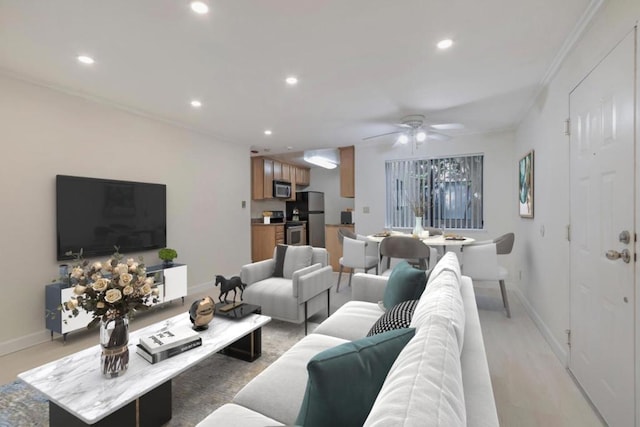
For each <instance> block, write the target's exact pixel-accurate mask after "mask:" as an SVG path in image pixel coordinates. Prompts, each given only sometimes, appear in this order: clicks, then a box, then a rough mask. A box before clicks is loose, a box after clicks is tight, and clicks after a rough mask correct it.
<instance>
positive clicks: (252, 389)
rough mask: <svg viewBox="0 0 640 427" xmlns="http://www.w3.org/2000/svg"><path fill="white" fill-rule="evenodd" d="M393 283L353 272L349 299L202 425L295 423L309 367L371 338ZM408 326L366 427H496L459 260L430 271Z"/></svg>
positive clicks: (468, 284)
mask: <svg viewBox="0 0 640 427" xmlns="http://www.w3.org/2000/svg"><path fill="white" fill-rule="evenodd" d="M388 279H389V278H388V277H383V276H375V275H370V274H362V273H359V274H356V275H355V276H354V278H353V289H352V292H353V300H352V301H350V302H348V303H346V304H345V305H344V306H342V307H341V308H340V309H338V310H337V311H336V312H335V313H334V314H333V315H331V316H330V317H329V318H328V319H326V320H325V321H324V322H322V324H320V325H319V326H318V327H317V328H316V329H315V330H314V331H313V333H311V334H309V335H307V336H306V337H304V338H303V339H301V340H300V341H299V342H297V343H296V344H295V345H294V346H293V347H291V348H290V349H289V350H288V351H286V352H285V353H284V354H283V355H282V356H281V357H280V358H279V359H278V360H276V361H275V362H274V363H273V364H271V365H270V366H269V367H268V368H267V369H265V370H264V371H263V372H262V373H261V374H259V375H258V376H257V377H255V378H254V379H253V380H252V381H250V382H249V383H248V384H247V385H246V386H245V387H244V388H243V389H242V390H240V392H238V394H237V395H236V396H235V397H234V399H233V402H231V403H228V404H225V405H223V406H222V407H220V408H218V409H217V410H215V411H214V412H212V413H211V414H210V415H209V416H208V417H207V418H205V419H204V420H202V421H201V422H200V424H198V425H199V426H201V427H203V426H223V425H224V426H249V427H251V426H256V427H257V426H277V425H294V424H295V423H296V418H297V416H298V412H299V411H300V407H301V404H302V402H303V398H304V395H305V390H306V387H307V379H308V374H307V363H308V362H309V360H310V359H311V358H312V357H314V356H315V355H317V354H318V353H320V352H322V351H323V350H326V349H329V348H332V347H335V346H338V345H340V344H343V343H348V342H349V341H353V340H358V339H360V338H363V337H365V336H366V335H367V333H368V332H369V330H370V329H371V327H372V326H373V325H374V324H375V323H376V322H377V321H378V319H379V318H380V317H381V316H382V315H383V314H384V310H383V308H381V305H380V304H379V302H380V301H381V300H382V299H383V296H384V293H385V287H386V284H387V281H388ZM410 326H411V327H412V328H415V335H414V336H413V338H411V340H410V341H409V342H408V343H407V344H406V346H405V347H404V348H403V349H402V350H401V351H400V353H399V355H398V356H397V358H396V359H395V362H394V363H393V365H392V366H391V369H390V370H389V372H388V374H387V375H386V378H385V379H384V383H383V384H382V388H381V389H380V391H379V393H378V394H377V398H376V399H375V402H374V403H373V406H372V408H371V410H370V412H369V414H368V417H367V419H366V421H365V423H364V425H366V426H414V425H415V426H446V427H450V426H456V425H467V426H474V427H490V426H491V427H493V426H498V425H499V423H498V417H497V413H496V406H495V401H494V397H493V389H492V387H491V379H490V376H489V368H488V365H487V358H486V354H485V349H484V342H483V338H482V331H481V329H480V321H479V318H478V311H477V307H476V301H475V294H474V291H473V286H472V281H471V279H470V278H468V277H465V276H461V275H460V267H459V264H458V260H457V258H456V256H455V254H453V253H449V254H447V255H445V256H444V257H443V258H442V260H440V262H438V264H437V265H436V266H435V267H434V268H433V270H432V272H431V274H430V277H429V280H428V283H427V286H426V289H425V291H424V292H423V293H422V296H421V297H420V300H419V301H418V303H417V305H416V306H415V311H414V313H413V317H412V320H411V325H410ZM362 380H363V381H367V378H363V379H362ZM344 387H346V388H349V387H350V385H349V384H348V383H345V384H344Z"/></svg>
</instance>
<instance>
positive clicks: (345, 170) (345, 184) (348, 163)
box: [340, 146, 356, 198]
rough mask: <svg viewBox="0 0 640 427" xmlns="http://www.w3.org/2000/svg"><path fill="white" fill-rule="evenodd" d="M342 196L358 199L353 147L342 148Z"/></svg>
mask: <svg viewBox="0 0 640 427" xmlns="http://www.w3.org/2000/svg"><path fill="white" fill-rule="evenodd" d="M340 196H341V197H350V198H354V197H356V185H355V149H354V147H353V146H350V147H340Z"/></svg>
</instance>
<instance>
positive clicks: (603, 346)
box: [569, 31, 635, 427]
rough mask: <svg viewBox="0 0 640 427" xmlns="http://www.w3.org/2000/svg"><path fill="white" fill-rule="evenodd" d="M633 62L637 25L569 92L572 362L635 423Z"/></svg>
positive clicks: (597, 394) (603, 406) (603, 410)
mask: <svg viewBox="0 0 640 427" xmlns="http://www.w3.org/2000/svg"><path fill="white" fill-rule="evenodd" d="M634 64H635V31H633V32H632V33H630V34H629V35H628V36H627V37H625V38H624V39H623V40H622V41H621V42H620V43H619V44H618V45H617V46H616V47H615V48H614V49H613V50H612V51H611V52H610V53H609V54H608V55H607V57H606V58H605V59H604V60H603V61H602V62H601V63H600V64H598V66H597V67H596V68H595V69H594V70H592V71H591V73H589V75H588V76H587V77H586V78H585V79H584V80H583V81H582V82H581V83H580V84H579V85H578V86H577V87H576V88H575V89H574V90H573V91H572V92H571V94H570V97H569V106H570V107H569V109H570V113H571V115H570V117H571V133H570V134H571V137H570V141H571V142H570V144H571V145H570V157H571V165H570V168H571V169H570V170H571V173H570V175H571V183H570V185H571V244H570V247H571V319H570V320H571V349H570V361H569V369H570V370H571V372H572V373H573V375H574V376H575V377H576V379H577V380H578V382H579V383H580V385H581V386H582V387H583V389H584V390H585V392H586V393H587V395H588V396H589V397H590V399H591V401H592V402H593V403H594V405H595V406H596V408H597V409H598V411H599V412H600V414H601V415H602V416H603V417H604V419H605V421H606V422H607V423H608V424H609V425H610V426H612V427H613V426H633V425H635V392H634V390H635V387H634V385H635V369H634V360H635V359H634V348H635V341H634V337H635V328H634V307H635V295H634V287H635V286H634V275H635V261H634V256H635V243H634V236H635V225H634V224H635V223H634V214H635V213H634V203H635V198H634V197H635V181H634V179H635V175H634V156H635V142H634V114H635V109H634V80H635V70H634ZM624 231H627V232H628V233H629V236H630V241H629V242H628V243H625V242H623V241H621V240H624V239H621V238H620V234H621V233H622V232H624ZM625 250H626V251H628V253H629V256H630V259H626V256H625V255H624V254H622V252H623V251H625ZM609 251H611V252H609ZM607 252H609V256H607ZM620 254H622V256H619V255H620ZM625 259H626V260H625ZM626 261H628V262H626Z"/></svg>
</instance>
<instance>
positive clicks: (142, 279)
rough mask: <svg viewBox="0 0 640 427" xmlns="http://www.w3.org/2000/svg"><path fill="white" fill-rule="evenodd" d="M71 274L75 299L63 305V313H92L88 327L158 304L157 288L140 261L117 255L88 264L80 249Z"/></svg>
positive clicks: (140, 259)
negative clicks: (82, 310) (104, 260)
mask: <svg viewBox="0 0 640 427" xmlns="http://www.w3.org/2000/svg"><path fill="white" fill-rule="evenodd" d="M73 255H75V257H76V263H75V264H74V265H73V266H72V268H71V271H70V280H71V284H72V285H74V289H73V293H74V296H73V297H72V298H71V299H70V300H69V301H66V302H65V303H63V304H62V307H61V309H62V310H63V311H67V312H70V313H71V314H70V316H69V317H71V316H74V317H75V316H77V315H78V313H79V310H80V309H84V310H86V311H87V312H89V313H93V320H92V321H91V322H90V323H89V324H88V325H87V327H88V328H91V327H94V326H97V325H98V324H99V323H100V321H103V322H108V321H109V320H113V319H116V318H120V317H126V316H128V315H130V314H132V312H133V311H142V310H147V309H149V305H148V304H149V303H156V302H158V294H159V292H158V288H157V287H156V285H155V283H154V279H153V277H147V275H146V268H145V265H144V263H143V258H142V257H139V258H138V261H135V260H134V259H133V258H128V259H127V260H126V261H125V260H124V259H123V256H122V255H121V254H120V253H119V252H118V250H117V248H116V252H115V253H114V254H113V255H112V256H111V257H110V258H109V259H108V260H107V261H106V262H104V263H102V262H99V261H96V262H92V263H91V262H89V261H87V260H86V259H84V258H83V256H82V250H81V251H80V253H78V254H73Z"/></svg>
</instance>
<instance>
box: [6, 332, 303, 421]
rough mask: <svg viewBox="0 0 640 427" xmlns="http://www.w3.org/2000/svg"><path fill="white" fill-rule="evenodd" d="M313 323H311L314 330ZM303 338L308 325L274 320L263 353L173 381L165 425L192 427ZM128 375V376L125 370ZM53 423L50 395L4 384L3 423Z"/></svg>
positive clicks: (217, 362) (213, 363) (211, 363)
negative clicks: (171, 409)
mask: <svg viewBox="0 0 640 427" xmlns="http://www.w3.org/2000/svg"><path fill="white" fill-rule="evenodd" d="M314 327H315V325H313V324H311V323H310V330H313V328H314ZM303 336H304V325H302V324H300V325H295V324H291V323H286V322H281V321H278V320H272V321H271V322H270V323H268V324H267V325H266V326H264V327H263V328H262V356H261V357H260V358H259V359H257V360H256V361H254V362H244V361H242V360H238V359H234V358H232V357H228V356H224V355H221V354H214V355H212V356H211V357H209V358H207V359H206V360H204V361H202V362H201V363H199V364H198V365H196V366H194V367H192V368H191V369H189V370H187V371H186V372H184V373H182V374H180V375H179V376H177V377H175V378H174V379H173V384H172V395H173V398H172V400H173V417H172V419H171V421H169V422H168V423H167V424H165V426H167V427H191V426H194V425H196V424H197V423H198V422H199V421H201V420H202V419H204V418H205V417H206V416H207V415H208V414H210V413H211V412H212V411H213V410H215V409H216V408H218V407H220V406H222V405H223V404H225V403H228V402H231V399H232V398H233V396H234V395H235V394H236V393H237V392H238V391H239V390H240V389H241V388H242V387H243V386H244V385H245V384H246V383H247V382H249V381H250V380H251V379H252V378H253V377H255V376H256V375H258V374H259V373H260V372H262V370H263V369H265V368H266V367H267V366H269V365H270V364H271V363H273V362H274V361H275V360H276V359H277V358H278V357H280V355H281V354H282V353H284V352H285V351H286V350H288V349H289V348H290V347H291V346H292V345H293V344H295V343H296V342H297V341H298V340H300V339H301V338H302V337H303ZM125 375H126V374H125ZM48 425H49V404H48V401H47V399H46V398H45V397H44V396H43V395H42V394H40V393H39V392H37V391H36V390H34V389H32V388H31V387H30V386H28V385H27V384H26V383H24V382H22V381H20V380H16V381H14V382H13V383H10V384H6V385H4V386H1V387H0V427H23V426H24V427H32V426H48Z"/></svg>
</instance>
